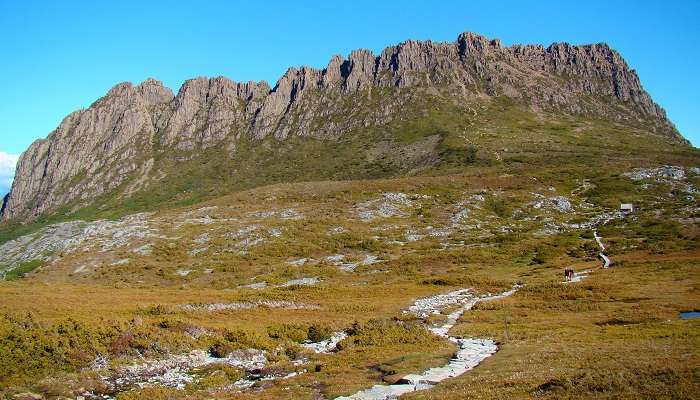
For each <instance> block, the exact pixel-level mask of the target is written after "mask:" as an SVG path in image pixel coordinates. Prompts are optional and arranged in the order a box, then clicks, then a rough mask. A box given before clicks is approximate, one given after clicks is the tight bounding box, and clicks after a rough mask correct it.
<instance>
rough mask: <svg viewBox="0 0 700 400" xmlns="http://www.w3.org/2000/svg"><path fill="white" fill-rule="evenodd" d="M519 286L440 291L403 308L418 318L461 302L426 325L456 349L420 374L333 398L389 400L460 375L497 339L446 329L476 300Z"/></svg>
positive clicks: (492, 348) (489, 350) (488, 353)
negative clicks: (487, 291)
mask: <svg viewBox="0 0 700 400" xmlns="http://www.w3.org/2000/svg"><path fill="white" fill-rule="evenodd" d="M517 289H518V287H517V286H516V287H513V289H511V290H509V291H506V292H503V293H501V294H498V295H488V296H483V297H475V296H473V295H472V294H471V291H470V290H468V289H462V290H458V291H454V292H450V293H446V294H440V295H436V296H432V297H428V298H425V299H419V300H417V301H416V302H415V303H414V304H413V305H412V306H411V307H409V308H408V310H407V311H406V312H412V313H414V314H416V315H417V316H419V317H421V318H426V317H428V316H429V315H435V314H440V312H441V310H443V309H445V308H446V307H449V306H452V305H455V304H461V305H462V307H460V308H458V309H457V310H456V311H453V312H452V313H450V314H449V315H448V316H447V319H446V320H445V321H444V322H442V323H440V324H438V325H433V326H427V327H426V328H427V329H429V330H430V331H431V332H432V333H434V334H435V335H437V336H440V337H444V338H446V339H448V340H449V341H451V342H453V343H455V344H457V345H458V346H459V350H458V351H457V353H455V354H454V356H452V359H450V361H449V362H448V363H447V364H446V365H444V366H442V367H436V368H431V369H428V370H426V371H424V372H423V373H421V374H412V375H406V376H404V377H403V378H402V379H400V380H399V381H398V382H396V383H395V384H393V385H375V386H373V387H372V388H370V389H366V390H362V391H359V392H357V393H355V394H353V395H351V396H349V397H337V398H336V400H389V399H396V398H398V397H399V396H401V395H403V394H405V393H410V392H415V391H419V390H426V389H430V388H432V387H433V386H435V385H437V384H438V383H440V382H442V381H443V380H445V379H448V378H454V377H456V376H460V375H462V374H464V373H465V372H467V371H469V370H471V369H473V368H474V367H476V366H477V365H479V364H480V363H481V362H482V361H483V360H485V359H486V358H488V357H490V356H492V355H493V354H494V353H496V352H497V351H498V346H497V345H496V342H494V341H493V340H491V339H478V338H466V339H465V338H458V337H453V336H449V331H450V329H452V327H454V326H455V325H456V324H457V321H458V320H459V318H460V317H461V316H462V315H463V314H464V313H465V312H466V311H469V310H471V309H472V308H473V307H474V305H475V304H476V303H479V302H482V301H490V300H496V299H502V298H504V297H506V296H510V295H512V294H513V293H515V292H516V291H517Z"/></svg>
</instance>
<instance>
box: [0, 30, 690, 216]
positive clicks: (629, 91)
mask: <svg viewBox="0 0 700 400" xmlns="http://www.w3.org/2000/svg"><path fill="white" fill-rule="evenodd" d="M375 88H378V89H381V90H375ZM373 93H374V95H382V96H384V97H383V98H382V99H381V102H379V103H378V104H377V103H376V102H374V103H372V102H369V103H372V104H375V105H372V106H371V107H373V108H367V107H369V106H368V105H367V104H368V102H364V103H363V102H362V101H361V100H362V99H368V98H369V97H371V96H372V95H373ZM411 93H418V95H419V97H421V96H423V97H424V96H425V94H426V93H429V94H430V95H431V96H440V97H441V98H442V99H443V100H444V101H448V102H451V103H453V104H457V105H462V104H465V103H468V102H469V101H472V100H473V99H480V101H482V100H483V99H489V98H492V97H496V96H506V97H509V98H511V99H513V101H517V102H521V103H523V105H525V106H530V107H531V108H533V109H536V110H538V112H541V111H543V110H544V111H547V110H552V112H557V113H561V112H564V113H571V114H585V115H589V114H590V115H597V116H599V117H602V118H609V119H612V120H616V121H628V120H636V121H644V123H645V124H647V126H649V130H650V131H658V132H665V134H667V135H668V136H669V138H670V140H675V141H679V142H682V141H683V139H682V137H680V135H679V134H678V133H677V131H676V130H675V128H674V127H673V126H672V124H671V123H670V122H669V121H668V120H667V119H666V116H665V113H664V111H663V109H661V108H660V107H659V106H658V105H656V104H655V103H654V102H653V100H652V99H651V97H650V96H649V94H648V93H647V92H646V91H645V90H644V89H643V87H642V86H641V83H640V81H639V78H638V77H637V74H636V73H635V71H634V70H632V69H630V68H629V66H628V65H627V63H626V62H625V60H624V59H623V58H622V57H621V55H620V54H619V53H618V52H616V51H615V50H613V49H611V48H610V47H609V46H608V45H607V44H604V43H599V44H592V45H583V46H575V45H571V44H568V43H554V44H552V45H550V46H548V47H544V46H543V45H513V46H508V47H505V46H503V45H502V44H501V42H500V41H499V40H497V39H489V38H486V37H484V36H482V35H478V34H474V33H470V32H465V33H463V34H461V35H459V37H458V38H457V40H456V41H455V42H452V43H442V42H432V41H415V40H408V41H405V42H403V43H400V44H398V45H395V46H389V47H387V48H386V49H384V50H383V51H382V52H381V53H380V54H379V55H375V54H374V53H373V52H372V51H370V50H364V49H359V50H354V51H352V52H350V54H349V55H348V57H347V58H343V57H342V56H338V55H336V56H333V57H332V58H331V59H330V61H329V62H328V64H327V66H326V67H325V68H324V69H322V70H319V69H315V68H311V67H300V68H289V69H288V70H287V71H286V72H285V74H284V75H283V76H282V77H280V79H279V80H278V81H277V83H276V84H275V86H274V88H272V89H271V88H270V86H269V85H268V84H267V83H266V82H234V81H232V80H230V79H228V78H226V77H221V76H219V77H214V78H207V77H198V78H194V79H190V80H188V81H186V82H185V83H184V84H183V85H182V87H181V88H180V89H179V91H178V92H177V95H175V96H173V93H172V91H171V90H170V89H168V88H166V87H165V86H164V85H163V84H162V82H160V81H157V80H155V79H153V78H149V79H146V80H145V81H143V82H141V83H140V84H138V85H136V86H134V85H133V84H131V83H128V82H124V83H120V84H117V85H115V86H114V87H113V88H111V89H110V90H109V91H108V92H107V94H106V95H105V96H104V97H102V98H100V99H99V100H97V101H96V102H95V103H93V104H92V105H91V106H90V107H89V108H87V109H85V110H79V111H76V112H74V113H72V114H70V115H68V116H67V117H66V118H65V119H64V120H63V121H62V122H61V124H60V125H59V126H58V128H56V130H55V131H53V132H52V133H51V134H49V136H48V138H47V139H46V140H40V141H37V142H35V143H34V144H33V145H32V146H30V148H29V149H28V150H27V151H26V152H25V153H24V154H23V155H22V157H21V158H20V160H19V162H18V166H17V174H16V178H15V182H14V185H13V188H12V191H11V193H10V195H9V196H8V197H7V199H6V201H5V203H4V211H3V213H2V216H3V218H4V219H8V218H13V217H19V216H27V215H38V214H40V213H42V212H45V211H49V210H51V209H54V208H55V207H57V206H58V205H61V204H66V203H68V202H69V201H75V200H76V198H80V199H81V200H82V201H83V204H87V202H89V201H90V199H94V198H95V197H96V196H98V195H100V194H103V193H105V192H108V191H110V190H112V189H113V188H115V187H117V186H118V185H120V184H121V183H122V182H123V181H124V180H126V179H127V178H129V177H130V176H132V175H139V174H141V175H144V174H147V173H148V171H149V170H150V168H151V166H149V165H151V164H149V162H152V161H148V160H149V159H151V160H152V156H151V155H150V152H151V151H152V148H151V145H152V144H153V143H157V144H159V145H161V146H158V148H163V149H169V148H171V147H175V148H177V149H179V150H182V151H194V150H197V149H200V148H207V147H211V146H217V145H223V146H224V148H227V149H234V148H235V143H236V140H238V138H240V137H241V136H243V135H246V136H248V137H251V138H263V137H266V136H268V135H273V136H275V137H277V138H280V139H282V138H285V137H287V136H288V135H290V134H292V133H293V134H297V135H300V136H304V135H313V136H317V137H320V138H328V137H338V136H340V135H342V134H345V133H347V132H350V131H352V130H353V129H355V128H358V127H368V126H371V125H382V124H387V123H390V122H391V121H392V119H393V118H401V110H402V105H403V103H404V102H410V101H414V100H412V98H411V97H410V94H411ZM583 99H586V100H585V101H584V100H583ZM348 104H354V105H355V104H356V106H351V107H348ZM362 107H365V108H367V109H361V108H362ZM144 160H145V161H144ZM138 171H141V172H138ZM81 176H82V177H84V178H81V179H77V178H76V177H81ZM138 178H139V179H141V178H142V177H141V176H139V177H138ZM76 179H77V181H78V183H77V184H75V183H74V184H72V185H73V187H71V190H64V189H65V187H67V183H68V182H74V181H75V180H76ZM139 179H137V180H139ZM133 190H135V189H129V191H128V193H132V192H133Z"/></svg>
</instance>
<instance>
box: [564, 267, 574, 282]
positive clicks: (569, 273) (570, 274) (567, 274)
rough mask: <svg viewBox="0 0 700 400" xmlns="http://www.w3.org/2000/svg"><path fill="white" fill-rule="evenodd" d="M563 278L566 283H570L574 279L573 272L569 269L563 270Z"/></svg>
mask: <svg viewBox="0 0 700 400" xmlns="http://www.w3.org/2000/svg"><path fill="white" fill-rule="evenodd" d="M564 278H566V280H567V281H571V280H572V279H573V278H574V270H573V269H572V268H569V267H566V268H564Z"/></svg>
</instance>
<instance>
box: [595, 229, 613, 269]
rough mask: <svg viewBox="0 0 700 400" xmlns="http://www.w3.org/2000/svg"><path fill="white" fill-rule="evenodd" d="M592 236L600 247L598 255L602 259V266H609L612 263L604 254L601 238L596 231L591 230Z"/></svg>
mask: <svg viewBox="0 0 700 400" xmlns="http://www.w3.org/2000/svg"><path fill="white" fill-rule="evenodd" d="M593 237H594V238H595V241H596V242H597V243H598V247H600V253H598V255H599V256H600V258H602V259H603V268H610V266H611V265H612V260H611V259H610V258H608V256H607V255H605V245H604V244H603V238H602V237H601V236H600V235H598V231H593Z"/></svg>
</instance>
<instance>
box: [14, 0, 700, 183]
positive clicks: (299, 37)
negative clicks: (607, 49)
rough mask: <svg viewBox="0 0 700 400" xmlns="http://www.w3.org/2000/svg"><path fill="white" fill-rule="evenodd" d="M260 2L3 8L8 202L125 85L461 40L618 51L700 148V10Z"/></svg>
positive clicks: (252, 72)
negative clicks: (34, 167) (48, 144)
mask: <svg viewBox="0 0 700 400" xmlns="http://www.w3.org/2000/svg"><path fill="white" fill-rule="evenodd" d="M257 3H262V4H254V2H242V1H241V2H235V1H207V2H193V1H177V0H172V1H156V0H150V1H136V0H134V1H129V0H123V1H118V2H116V1H115V2H106V1H105V2H95V1H78V0H76V1H19V0H18V1H8V0H0V44H1V46H0V52H2V62H0V76H2V77H3V88H2V92H1V93H2V94H0V121H2V122H1V123H0V192H2V191H3V190H4V189H3V188H2V187H3V185H4V184H3V182H6V181H7V180H8V179H10V178H8V177H11V168H8V167H7V166H6V164H8V163H10V164H11V160H12V159H13V158H12V155H16V154H19V153H21V152H22V151H23V150H25V149H26V148H27V146H28V145H29V144H30V143H31V142H32V141H34V140H35V139H37V138H40V137H45V136H46V135H47V134H48V133H49V132H50V131H51V130H53V129H54V128H55V127H56V126H57V125H58V123H59V122H60V121H61V119H62V118H63V117H64V116H65V115H66V114H68V113H70V112H71V111H74V110H76V109H78V108H84V107H87V106H88V105H90V103H92V102H93V101H94V100H96V99H97V98H99V97H100V96H102V95H103V94H104V93H105V92H106V91H107V90H109V88H110V87H112V86H113V85H114V84H115V83H117V82H121V81H132V82H139V81H142V80H143V79H145V78H147V77H149V76H152V77H155V78H157V79H160V80H162V81H164V82H165V84H166V85H168V86H169V87H171V88H172V89H173V90H174V91H177V89H178V87H179V86H180V85H181V84H182V82H183V81H184V80H185V79H188V78H192V77H195V76H200V75H207V76H216V75H225V76H228V77H230V78H231V79H233V80H237V81H245V80H267V81H269V82H270V83H271V84H274V82H275V81H276V80H277V78H278V77H279V76H280V75H282V73H284V71H285V70H286V69H287V67H289V66H299V65H311V66H314V67H324V66H325V65H326V64H327V62H328V60H329V59H330V58H331V56H332V55H334V54H341V55H347V54H348V53H349V52H350V50H352V49H355V48H369V49H371V50H374V51H375V52H379V51H380V50H381V49H382V48H384V47H386V46H387V45H391V44H395V43H398V42H401V41H403V40H406V39H433V40H437V41H453V40H455V39H456V37H457V35H458V34H459V33H460V32H463V31H472V32H477V33H481V34H484V35H487V36H489V37H494V38H499V39H501V40H502V41H503V42H504V43H505V44H513V43H542V44H545V45H548V44H550V43H551V42H555V41H567V42H571V43H574V44H584V43H593V42H603V41H604V42H608V43H609V44H610V45H611V46H613V47H614V48H616V49H617V50H618V51H620V52H621V53H622V55H623V56H624V57H625V58H626V59H627V61H628V62H629V64H630V65H631V66H632V67H633V68H635V69H636V70H637V72H638V74H639V76H640V78H641V80H642V83H643V84H644V86H645V88H646V89H647V90H648V91H649V92H650V93H651V95H652V97H653V98H654V99H655V100H656V101H657V102H658V103H659V104H661V106H662V107H664V108H665V109H666V110H667V111H668V114H669V116H670V118H671V120H672V121H673V122H674V123H676V125H677V126H678V128H679V130H680V131H681V133H682V134H684V135H685V137H687V138H689V139H690V140H691V141H692V142H693V143H694V145H696V146H698V145H700V112H698V111H699V110H700V108H699V107H698V101H697V100H696V99H697V96H698V93H700V73H698V72H697V68H698V65H700V48H699V47H700V46H699V45H698V43H699V42H700V28H699V27H698V26H700V23H698V21H700V1H696V0H693V1H682V0H677V1H673V2H668V1H634V2H632V1H616V0H608V1H586V2H569V3H570V4H564V3H566V2H561V1H537V2H535V1H532V2H525V1H499V2H495V3H497V4H496V5H494V4H492V3H494V2H492V1H459V2H458V1H440V2H435V1H410V0H404V1H395V2H390V1H376V0H373V1H362V0H360V1H352V2H329V1H304V0H297V1H294V2H287V1H284V2H283V1H265V2H257ZM527 3H530V4H527ZM3 152H4V153H6V156H7V157H6V156H5V155H3ZM5 159H9V160H10V161H9V162H6V161H3V160H5Z"/></svg>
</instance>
